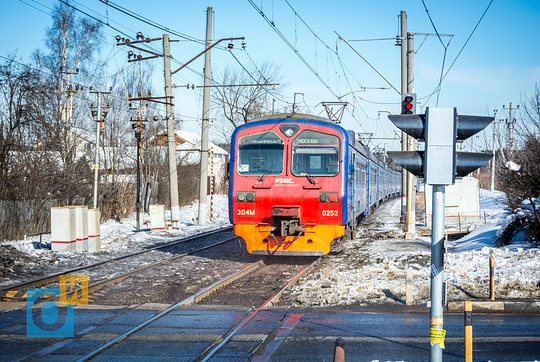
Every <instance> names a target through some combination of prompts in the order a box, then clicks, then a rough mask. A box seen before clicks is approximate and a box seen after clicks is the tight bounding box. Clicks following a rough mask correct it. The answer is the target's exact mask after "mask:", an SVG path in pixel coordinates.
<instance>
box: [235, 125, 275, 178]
mask: <svg viewBox="0 0 540 362" xmlns="http://www.w3.org/2000/svg"><path fill="white" fill-rule="evenodd" d="M283 150H284V143H283V140H282V139H281V138H279V136H278V135H277V134H276V133H274V132H262V133H257V134H255V135H249V136H244V137H241V138H240V140H239V142H238V173H239V174H241V175H279V174H281V173H282V172H283Z"/></svg>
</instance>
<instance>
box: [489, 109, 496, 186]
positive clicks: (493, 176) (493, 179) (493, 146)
mask: <svg viewBox="0 0 540 362" xmlns="http://www.w3.org/2000/svg"><path fill="white" fill-rule="evenodd" d="M496 139H497V110H496V109H494V110H493V143H492V144H493V145H492V148H493V158H492V159H491V185H490V190H491V191H494V190H495V156H496V151H495V140H496Z"/></svg>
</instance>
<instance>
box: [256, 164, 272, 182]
mask: <svg viewBox="0 0 540 362" xmlns="http://www.w3.org/2000/svg"><path fill="white" fill-rule="evenodd" d="M274 167H276V164H275V163H273V164H272V166H270V169H269V170H266V171H264V173H263V174H262V175H261V176H260V177H259V178H257V181H259V182H262V181H263V180H264V178H265V177H266V176H268V175H270V173H272V171H274Z"/></svg>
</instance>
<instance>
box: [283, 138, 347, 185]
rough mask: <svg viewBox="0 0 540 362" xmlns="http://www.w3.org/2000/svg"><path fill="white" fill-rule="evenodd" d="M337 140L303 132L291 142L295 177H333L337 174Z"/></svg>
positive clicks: (338, 152) (338, 150)
mask: <svg viewBox="0 0 540 362" xmlns="http://www.w3.org/2000/svg"><path fill="white" fill-rule="evenodd" d="M340 159H341V157H340V149H339V138H338V137H336V136H334V135H329V134H326V133H321V132H315V131H303V132H302V133H300V134H299V135H298V137H296V138H295V139H294V141H293V148H292V173H293V174H294V175H296V176H335V175H337V174H338V173H339V160H340Z"/></svg>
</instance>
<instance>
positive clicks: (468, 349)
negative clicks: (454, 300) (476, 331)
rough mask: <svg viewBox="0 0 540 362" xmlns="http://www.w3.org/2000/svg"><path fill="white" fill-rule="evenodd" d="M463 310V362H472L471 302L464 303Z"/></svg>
mask: <svg viewBox="0 0 540 362" xmlns="http://www.w3.org/2000/svg"><path fill="white" fill-rule="evenodd" d="M464 310H465V362H472V348H473V347H472V302H471V301H466V302H465V303H464Z"/></svg>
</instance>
